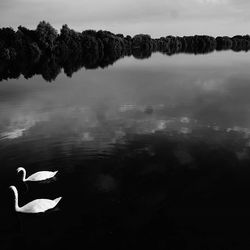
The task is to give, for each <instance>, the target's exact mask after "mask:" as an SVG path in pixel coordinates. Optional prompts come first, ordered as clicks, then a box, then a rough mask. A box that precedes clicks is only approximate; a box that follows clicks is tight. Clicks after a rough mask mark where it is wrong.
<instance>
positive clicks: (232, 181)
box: [0, 52, 250, 249]
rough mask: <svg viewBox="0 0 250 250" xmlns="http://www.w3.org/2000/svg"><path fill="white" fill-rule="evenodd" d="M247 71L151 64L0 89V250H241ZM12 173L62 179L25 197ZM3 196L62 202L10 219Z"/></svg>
mask: <svg viewBox="0 0 250 250" xmlns="http://www.w3.org/2000/svg"><path fill="white" fill-rule="evenodd" d="M249 69H250V54H249V53H233V52H222V53H213V54H209V55H201V56H194V55H176V56H172V57H166V56H163V55H160V54H154V55H153V56H152V57H151V58H150V59H147V60H136V59H133V58H125V59H122V60H120V61H118V62H117V63H116V64H115V65H113V66H111V67H108V68H106V69H97V70H80V71H78V72H77V73H75V74H74V75H73V76H72V78H67V77H66V76H65V75H64V74H63V73H62V74H60V75H59V76H58V77H57V79H56V81H54V82H46V81H44V80H43V79H42V78H41V76H37V77H33V78H31V79H29V80H26V79H24V78H23V77H20V78H19V79H18V80H9V81H2V82H0V195H1V207H0V219H1V220H0V221H1V223H0V249H22V248H23V249H101V248H108V249H246V248H245V246H246V244H249V242H248V239H249V233H250V230H249V223H250V220H249V214H250V205H249V197H250V195H249V194H250V192H249V191H250V71H249ZM20 166H22V167H25V168H26V169H27V172H28V175H29V174H32V173H34V172H36V171H39V170H59V173H58V175H57V178H56V179H55V180H52V181H50V182H45V183H28V184H27V186H25V185H24V184H23V183H22V182H21V181H20V176H18V175H17V173H16V168H17V167H20ZM10 185H15V186H16V187H17V189H18V191H19V205H20V206H21V205H24V204H26V203H27V202H29V201H31V200H33V199H37V198H51V199H53V198H56V197H58V196H62V197H63V198H62V200H61V201H60V203H59V205H58V209H57V210H56V211H51V212H48V213H45V214H38V215H27V214H26V215H25V214H17V213H16V212H15V211H14V203H13V202H14V197H13V194H12V193H11V191H10V190H9V189H8V187H9V186H10ZM245 227H246V228H245ZM78 245H79V246H78Z"/></svg>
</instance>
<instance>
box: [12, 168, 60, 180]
mask: <svg viewBox="0 0 250 250" xmlns="http://www.w3.org/2000/svg"><path fill="white" fill-rule="evenodd" d="M17 172H18V173H19V172H22V174H23V176H22V181H44V180H47V179H50V178H52V177H54V176H55V175H56V173H57V172H58V171H54V172H52V171H39V172H36V173H34V174H32V175H30V176H29V177H27V178H26V170H25V169H24V168H22V167H20V168H18V169H17Z"/></svg>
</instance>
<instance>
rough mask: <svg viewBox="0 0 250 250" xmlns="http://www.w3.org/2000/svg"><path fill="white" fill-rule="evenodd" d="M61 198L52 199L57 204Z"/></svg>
mask: <svg viewBox="0 0 250 250" xmlns="http://www.w3.org/2000/svg"><path fill="white" fill-rule="evenodd" d="M61 199H62V197H58V198H56V199H54V202H55V203H56V204H57V203H58V202H59V201H60V200H61Z"/></svg>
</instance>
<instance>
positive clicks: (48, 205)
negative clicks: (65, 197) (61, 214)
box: [10, 186, 62, 213]
mask: <svg viewBox="0 0 250 250" xmlns="http://www.w3.org/2000/svg"><path fill="white" fill-rule="evenodd" d="M10 189H11V190H13V192H14V195H15V210H16V211H17V212H20V213H43V212H45V211H47V210H49V209H52V208H54V207H55V206H56V205H57V203H58V202H59V201H60V200H61V199H62V197H58V198H56V199H54V200H50V199H36V200H33V201H31V202H29V203H27V204H26V205H24V206H22V207H19V206H18V192H17V189H16V187H15V186H10Z"/></svg>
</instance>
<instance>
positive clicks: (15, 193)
mask: <svg viewBox="0 0 250 250" xmlns="http://www.w3.org/2000/svg"><path fill="white" fill-rule="evenodd" d="M13 192H14V195H15V210H16V211H19V210H20V207H19V206H18V192H17V189H16V188H15V187H13Z"/></svg>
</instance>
